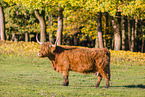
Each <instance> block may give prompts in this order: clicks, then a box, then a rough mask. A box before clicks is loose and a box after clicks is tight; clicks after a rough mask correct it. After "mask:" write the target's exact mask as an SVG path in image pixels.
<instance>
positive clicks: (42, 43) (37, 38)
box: [36, 34, 43, 44]
mask: <svg viewBox="0 0 145 97" xmlns="http://www.w3.org/2000/svg"><path fill="white" fill-rule="evenodd" d="M36 41H37V42H38V43H39V44H43V42H40V41H39V40H38V34H37V35H36Z"/></svg>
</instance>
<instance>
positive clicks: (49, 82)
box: [0, 41, 145, 97]
mask: <svg viewBox="0 0 145 97" xmlns="http://www.w3.org/2000/svg"><path fill="white" fill-rule="evenodd" d="M39 47H40V45H39V44H37V43H35V42H28V43H27V42H10V41H0V97H100V96H102V97H103V96H105V97H106V96H108V97H121V96H123V97H131V96H132V97H144V96H145V53H140V52H138V53H137V52H129V51H113V50H111V81H110V85H111V86H110V87H109V88H108V89H106V88H105V80H104V79H103V80H102V82H101V84H100V87H99V88H95V87H94V85H95V84H96V82H97V77H96V76H94V74H88V75H83V74H79V73H76V72H70V75H69V83H70V84H69V86H68V87H66V86H61V85H62V82H63V78H62V75H61V74H60V73H58V72H56V71H54V70H53V69H52V66H51V63H50V61H49V60H48V59H46V58H38V57H37V52H38V51H39V49H40V48H39Z"/></svg>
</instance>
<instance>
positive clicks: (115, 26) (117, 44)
mask: <svg viewBox="0 0 145 97" xmlns="http://www.w3.org/2000/svg"><path fill="white" fill-rule="evenodd" d="M112 25H113V29H114V37H115V45H114V50H120V45H121V37H120V32H119V23H118V19H117V18H116V17H114V19H112Z"/></svg>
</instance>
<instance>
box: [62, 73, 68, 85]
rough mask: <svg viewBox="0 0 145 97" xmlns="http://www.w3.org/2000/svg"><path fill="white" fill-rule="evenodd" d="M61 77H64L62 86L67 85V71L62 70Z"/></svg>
mask: <svg viewBox="0 0 145 97" xmlns="http://www.w3.org/2000/svg"><path fill="white" fill-rule="evenodd" d="M63 79H64V82H63V84H62V85H63V86H68V85H69V81H68V72H63Z"/></svg>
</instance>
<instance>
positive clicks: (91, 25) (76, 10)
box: [0, 0, 145, 52]
mask: <svg viewBox="0 0 145 97" xmlns="http://www.w3.org/2000/svg"><path fill="white" fill-rule="evenodd" d="M0 30H1V33H0V35H1V40H12V41H26V42H28V41H36V40H35V37H36V34H40V41H41V42H45V41H51V42H52V43H54V42H55V41H56V40H57V41H58V42H57V43H58V45H74V46H86V47H96V48H97V47H100V48H103V47H107V48H109V49H114V50H130V51H140V52H145V1H144V0H29V1H28V0H1V1H0Z"/></svg>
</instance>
